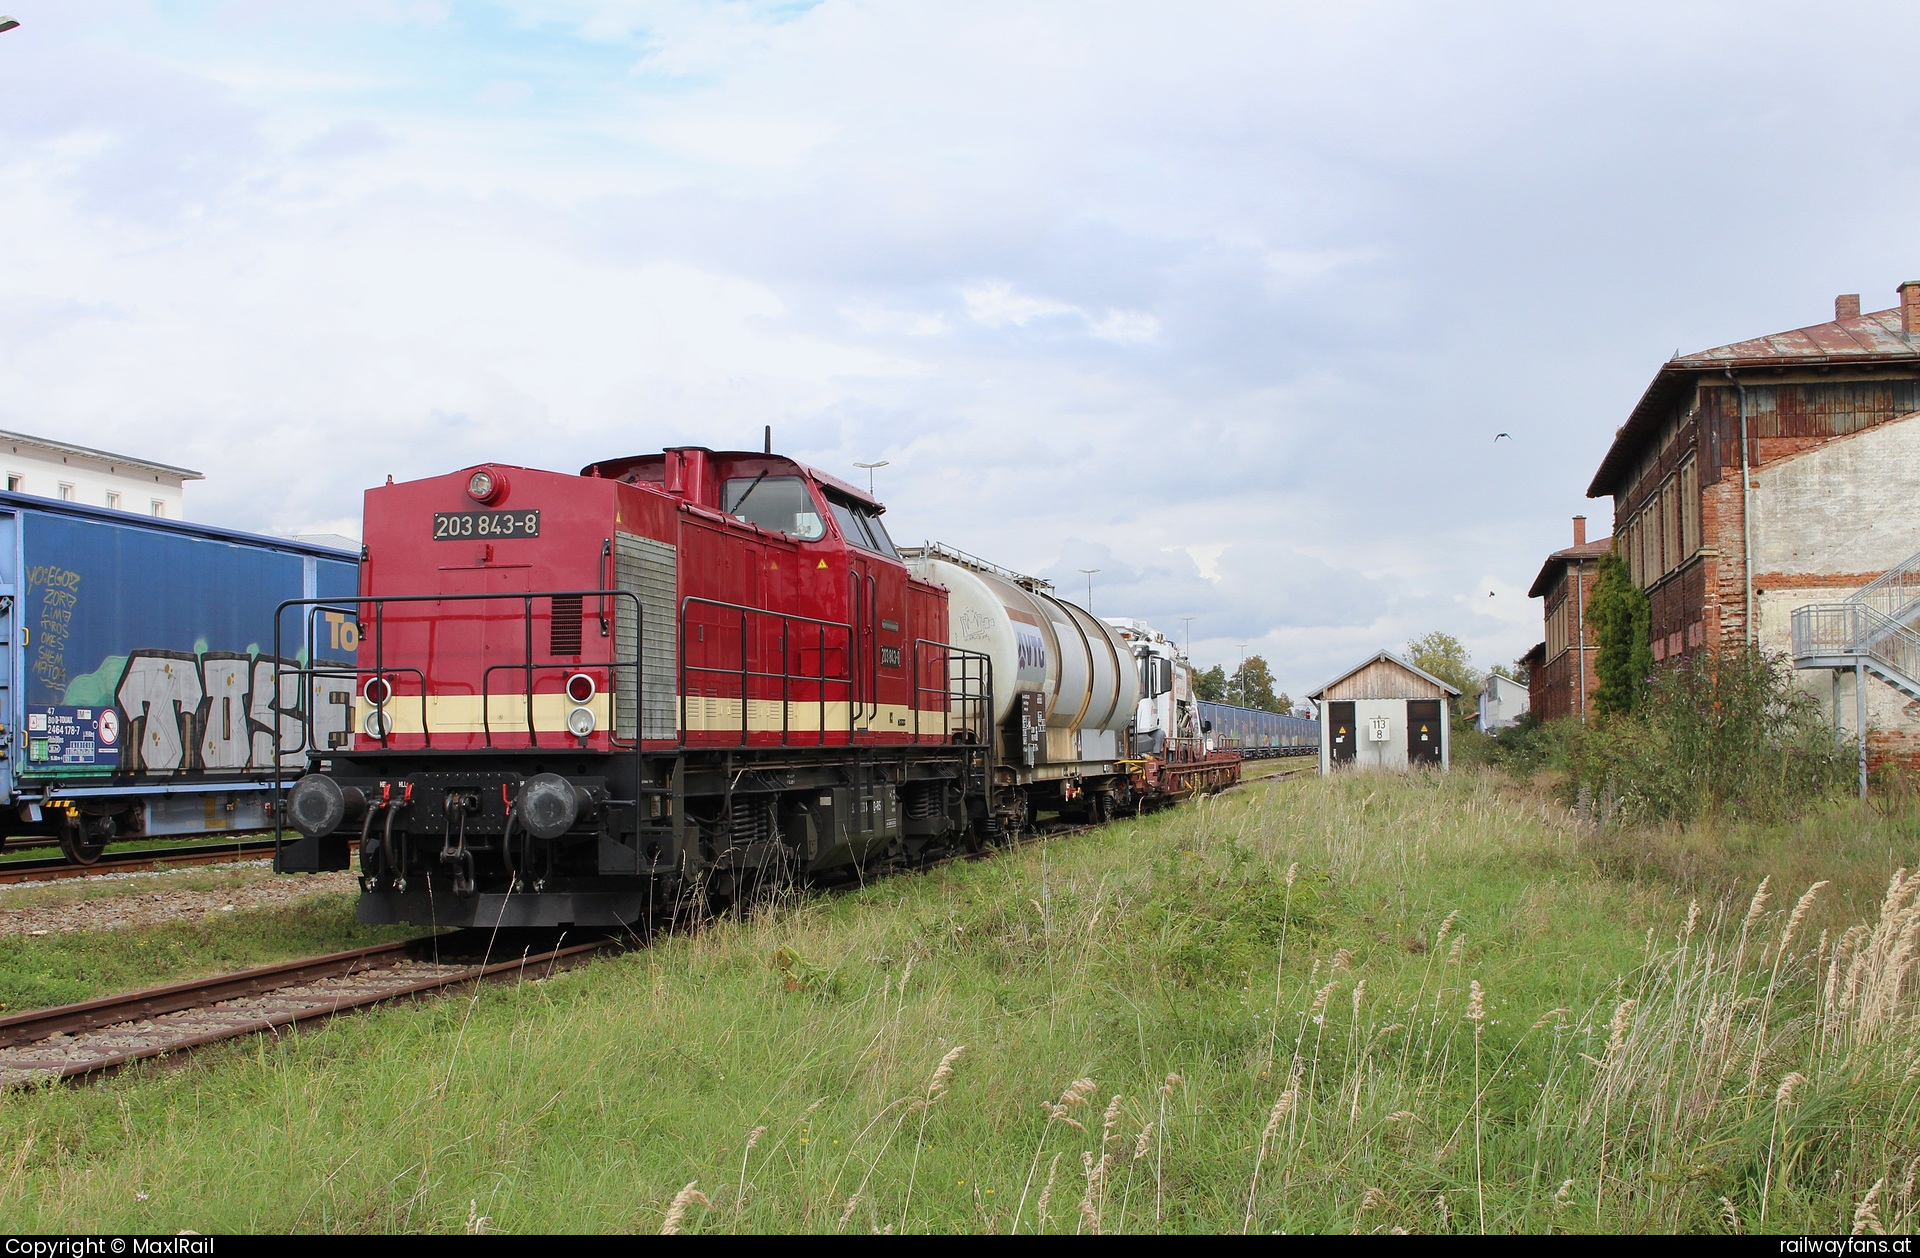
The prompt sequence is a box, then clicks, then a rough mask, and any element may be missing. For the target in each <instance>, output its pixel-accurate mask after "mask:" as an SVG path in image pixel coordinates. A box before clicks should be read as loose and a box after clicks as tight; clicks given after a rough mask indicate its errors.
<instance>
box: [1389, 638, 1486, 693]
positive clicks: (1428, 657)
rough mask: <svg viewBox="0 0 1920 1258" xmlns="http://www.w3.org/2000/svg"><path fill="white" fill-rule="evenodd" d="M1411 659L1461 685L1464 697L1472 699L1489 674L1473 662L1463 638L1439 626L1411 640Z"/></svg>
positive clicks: (1418, 665)
mask: <svg viewBox="0 0 1920 1258" xmlns="http://www.w3.org/2000/svg"><path fill="white" fill-rule="evenodd" d="M1407 662H1408V663H1410V664H1412V665H1413V666H1414V667H1415V668H1418V669H1420V670H1421V671H1423V672H1428V673H1432V674H1433V675H1434V676H1435V677H1438V678H1439V679H1440V680H1441V681H1444V682H1446V683H1447V684H1448V685H1449V686H1452V687H1454V688H1455V689H1457V690H1458V691H1459V692H1460V696H1461V699H1462V700H1463V701H1471V699H1472V697H1473V696H1474V695H1476V694H1479V693H1480V688H1481V687H1482V686H1484V685H1486V683H1487V678H1486V674H1484V673H1482V672H1481V671H1480V670H1479V669H1477V668H1475V667H1474V666H1473V657H1472V656H1470V655H1468V654H1467V648H1466V647H1465V646H1462V645H1461V643H1460V639H1458V638H1456V637H1454V636H1453V635H1452V634H1450V633H1442V632H1440V631H1439V630H1438V629H1436V630H1434V631H1433V632H1432V633H1430V634H1428V635H1427V636H1426V637H1424V638H1415V639H1414V640H1413V641H1411V642H1409V643H1407Z"/></svg>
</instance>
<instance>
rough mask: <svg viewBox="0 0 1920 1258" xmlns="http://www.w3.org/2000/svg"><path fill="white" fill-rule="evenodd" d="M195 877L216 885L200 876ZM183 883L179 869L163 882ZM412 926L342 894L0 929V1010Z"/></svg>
mask: <svg viewBox="0 0 1920 1258" xmlns="http://www.w3.org/2000/svg"><path fill="white" fill-rule="evenodd" d="M194 881H195V882H196V883H198V884H202V885H204V886H208V887H217V886H219V885H221V881H220V880H219V879H217V878H213V877H209V876H206V875H202V876H200V877H199V878H195V879H194ZM184 882H185V878H182V879H181V880H180V881H178V882H170V883H169V884H168V886H169V887H171V886H177V885H182V883H184ZM118 885H120V886H123V887H124V886H126V885H127V884H124V883H122V884H118ZM133 889H134V890H135V891H137V892H141V893H147V892H153V891H158V890H162V889H164V888H160V887H156V886H153V885H149V884H142V885H138V886H136V887H134V888H133ZM19 905H20V901H18V900H11V899H10V900H0V907H19ZM421 933H423V932H422V931H420V930H418V929H417V928H414V927H380V926H362V925H361V924H360V923H358V922H356V921H355V920H354V917H353V897H352V896H351V895H345V894H342V895H327V896H317V897H314V898H312V899H309V900H303V901H300V902H297V903H295V904H294V905H292V906H289V907H286V908H280V909H273V910H267V909H259V910H251V911H239V912H235V913H231V914H222V915H221V916H220V917H219V918H202V919H200V920H197V921H185V922H168V923H165V924H161V925H153V926H134V927H128V928H126V929H123V930H110V931H85V932H74V933H53V934H47V935H40V936H26V935H0V1013H6V1012H13V1011H17V1010H23V1009H43V1008H46V1007H48V1006H50V1005H65V1004H73V1003H75V1002H77V1001H82V1000H92V999H94V998H95V997H99V996H107V995H112V994H114V993H117V992H126V991H132V990H134V989H136V988H141V987H156V986H159V985H161V984H164V983H178V982H185V981H186V980H188V979H192V978H198V977H201V976H203V975H208V974H219V973H223V972H226V971H230V970H239V969H246V968H248V967H250V966H256V965H271V964H273V963H274V962H276V961H290V960H294V959H296V958H299V957H308V956H315V955H318V954H321V953H327V952H339V951H343V950H345V949H348V948H358V947H363V946H365V945H367V944H372V943H380V942H383V941H385V940H389V939H405V938H411V937H412V936H414V935H418V934H421ZM3 1225H4V1224H3V1223H0V1226H3Z"/></svg>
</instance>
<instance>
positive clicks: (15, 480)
mask: <svg viewBox="0 0 1920 1258" xmlns="http://www.w3.org/2000/svg"><path fill="white" fill-rule="evenodd" d="M7 492H8V493H10V494H24V493H26V492H27V478H26V477H24V476H21V475H19V474H17V473H15V472H8V473H7Z"/></svg>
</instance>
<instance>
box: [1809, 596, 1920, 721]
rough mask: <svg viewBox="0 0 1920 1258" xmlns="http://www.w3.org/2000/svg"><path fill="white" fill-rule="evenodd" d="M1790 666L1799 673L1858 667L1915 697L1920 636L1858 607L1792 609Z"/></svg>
mask: <svg viewBox="0 0 1920 1258" xmlns="http://www.w3.org/2000/svg"><path fill="white" fill-rule="evenodd" d="M1868 588H1869V589H1870V588H1872V587H1868ZM1862 593H1865V591H1864V590H1863V591H1862ZM1793 662H1794V664H1795V665H1796V666H1797V667H1800V668H1850V667H1852V666H1853V665H1854V664H1856V663H1858V664H1862V665H1865V666H1866V667H1867V668H1870V669H1872V670H1873V672H1874V673H1875V674H1876V675H1878V676H1880V677H1881V678H1883V679H1884V680H1886V681H1887V682H1889V683H1890V684H1892V685H1894V686H1895V687H1897V688H1898V689H1900V690H1903V691H1905V692H1906V693H1907V694H1909V695H1913V696H1916V697H1920V633H1915V632H1914V631H1913V630H1912V629H1910V628H1908V627H1907V626H1906V625H1904V624H1902V623H1901V622H1900V621H1898V620H1895V619H1894V618H1893V617H1892V616H1889V615H1887V614H1885V613H1884V612H1882V611H1880V610H1879V608H1877V607H1875V606H1873V605H1872V604H1869V603H1867V602H1864V601H1853V600H1849V601H1848V602H1845V603H1815V604H1812V605H1810V606H1807V607H1800V608H1796V609H1795V610H1794V613H1793Z"/></svg>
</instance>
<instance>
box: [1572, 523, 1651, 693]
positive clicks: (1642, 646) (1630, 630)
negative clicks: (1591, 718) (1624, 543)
mask: <svg viewBox="0 0 1920 1258" xmlns="http://www.w3.org/2000/svg"><path fill="white" fill-rule="evenodd" d="M1652 619H1653V606H1652V604H1651V603H1649V602H1648V601H1647V595H1646V591H1644V590H1642V589H1641V588H1640V587H1639V586H1637V585H1635V584H1634V582H1633V574H1632V573H1631V572H1629V571H1628V570H1627V564H1626V561H1625V560H1624V559H1622V558H1620V556H1619V555H1618V554H1610V555H1604V556H1602V557H1601V559H1600V569H1599V575H1598V577H1596V578H1595V580H1594V583H1593V600H1592V601H1591V602H1590V603H1588V604H1587V624H1588V626H1590V627H1591V628H1592V630H1593V637H1594V641H1595V642H1596V643H1597V644H1598V645H1599V647H1600V652H1599V654H1598V655H1596V656H1595V657H1594V661H1593V669H1594V672H1596V673H1598V674H1599V677H1600V689H1599V690H1598V691H1597V692H1595V694H1594V696H1593V705H1594V707H1595V709H1596V710H1598V711H1600V712H1602V713H1605V714H1608V715H1613V714H1617V713H1624V712H1631V711H1633V710H1634V709H1635V708H1637V707H1638V706H1639V705H1640V704H1641V703H1642V702H1643V701H1644V700H1645V699H1646V698H1647V678H1648V676H1649V675H1650V674H1652V672H1653V648H1652V646H1651V645H1649V639H1648V636H1647V635H1648V631H1649V629H1650V627H1651V624H1652Z"/></svg>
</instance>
